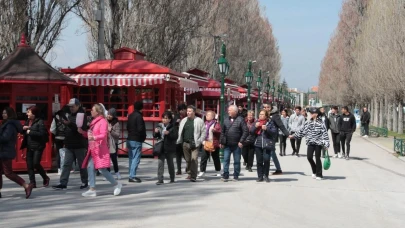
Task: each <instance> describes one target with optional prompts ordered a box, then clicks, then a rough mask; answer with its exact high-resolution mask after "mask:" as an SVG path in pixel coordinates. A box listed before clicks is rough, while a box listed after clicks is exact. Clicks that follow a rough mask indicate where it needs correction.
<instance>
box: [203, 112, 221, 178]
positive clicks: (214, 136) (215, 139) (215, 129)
mask: <svg viewBox="0 0 405 228" xmlns="http://www.w3.org/2000/svg"><path fill="white" fill-rule="evenodd" d="M215 115H216V114H215V112H214V111H207V113H206V114H205V129H206V133H205V138H204V141H203V145H204V148H203V149H202V155H201V164H200V173H199V174H198V177H203V176H204V175H205V172H206V169H207V163H208V159H209V158H210V156H211V157H212V160H213V161H214V167H215V171H216V172H217V176H221V161H220V160H219V137H220V136H221V125H220V124H219V123H218V121H217V120H216V119H215ZM208 144H209V145H210V146H208ZM208 147H210V148H208ZM208 149H213V150H208Z"/></svg>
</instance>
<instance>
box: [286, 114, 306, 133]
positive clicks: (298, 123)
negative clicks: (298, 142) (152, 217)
mask: <svg viewBox="0 0 405 228" xmlns="http://www.w3.org/2000/svg"><path fill="white" fill-rule="evenodd" d="M305 120H306V119H305V117H304V116H303V115H299V116H297V114H292V115H291V117H290V121H289V125H290V131H291V132H297V131H299V130H300V129H301V128H302V127H303V126H304V124H305Z"/></svg>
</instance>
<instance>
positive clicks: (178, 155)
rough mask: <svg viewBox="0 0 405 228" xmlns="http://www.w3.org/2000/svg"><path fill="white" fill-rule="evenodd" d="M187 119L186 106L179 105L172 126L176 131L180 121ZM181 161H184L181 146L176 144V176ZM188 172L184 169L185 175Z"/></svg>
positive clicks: (179, 172) (179, 171)
mask: <svg viewBox="0 0 405 228" xmlns="http://www.w3.org/2000/svg"><path fill="white" fill-rule="evenodd" d="M185 117H187V106H186V105H185V104H179V105H178V107H177V113H176V114H175V115H174V119H173V121H174V124H175V125H176V127H177V129H179V127H180V121H181V120H182V119H183V118H185ZM182 159H184V160H186V158H185V157H184V153H183V144H182V143H178V144H176V164H177V172H176V175H181V174H182V173H181V162H182ZM187 172H188V170H187V169H186V173H187Z"/></svg>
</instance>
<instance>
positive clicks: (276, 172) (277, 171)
mask: <svg viewBox="0 0 405 228" xmlns="http://www.w3.org/2000/svg"><path fill="white" fill-rule="evenodd" d="M281 174H283V171H281V170H276V171H275V172H273V175H281Z"/></svg>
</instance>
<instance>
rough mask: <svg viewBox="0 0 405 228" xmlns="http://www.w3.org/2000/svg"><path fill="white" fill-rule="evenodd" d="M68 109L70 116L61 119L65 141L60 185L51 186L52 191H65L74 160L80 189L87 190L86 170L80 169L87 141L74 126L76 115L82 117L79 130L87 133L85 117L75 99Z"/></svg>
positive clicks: (71, 100)
mask: <svg viewBox="0 0 405 228" xmlns="http://www.w3.org/2000/svg"><path fill="white" fill-rule="evenodd" d="M68 106H69V108H70V114H69V115H68V117H67V119H62V122H63V124H64V125H65V139H64V141H63V144H64V145H65V148H64V151H65V159H64V162H63V165H62V174H61V175H60V184H59V185H55V186H52V187H53V188H54V189H57V190H63V189H66V187H67V184H68V181H69V176H70V171H71V170H72V165H73V162H74V161H75V158H77V161H78V163H79V166H80V178H81V181H82V185H81V186H80V189H84V188H87V186H88V174H87V169H83V168H82V163H83V160H84V158H85V156H86V151H87V145H88V144H87V139H86V138H85V137H84V136H83V135H82V134H80V133H79V131H78V129H79V128H78V126H77V125H76V123H77V121H76V118H77V116H78V114H79V113H80V115H83V123H82V127H81V129H82V130H83V131H87V117H86V114H85V111H84V109H83V108H82V107H81V104H80V101H79V100H78V99H77V98H72V99H70V101H69V104H68Z"/></svg>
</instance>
